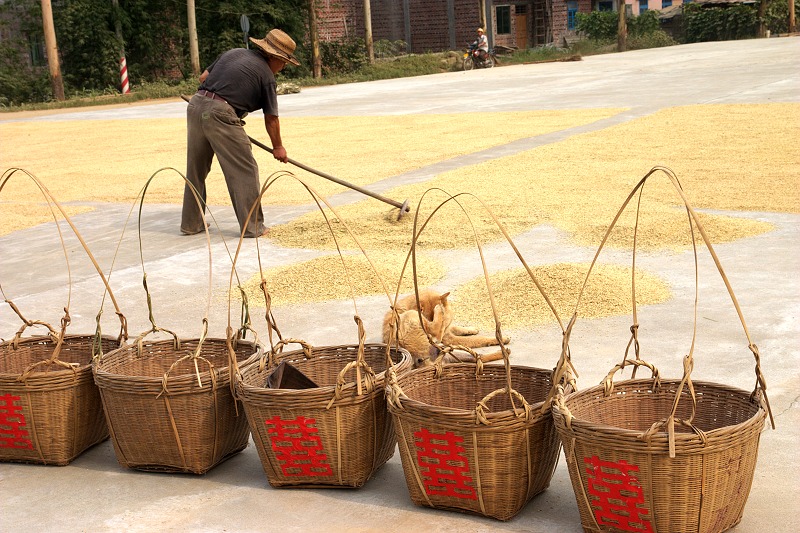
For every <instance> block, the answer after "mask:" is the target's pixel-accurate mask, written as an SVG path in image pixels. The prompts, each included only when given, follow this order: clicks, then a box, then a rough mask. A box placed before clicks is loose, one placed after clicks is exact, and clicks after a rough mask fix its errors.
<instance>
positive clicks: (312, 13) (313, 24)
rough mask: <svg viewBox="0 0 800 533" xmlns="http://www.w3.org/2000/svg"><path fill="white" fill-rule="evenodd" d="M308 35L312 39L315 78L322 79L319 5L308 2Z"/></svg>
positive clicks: (312, 64) (311, 0) (312, 67)
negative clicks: (318, 20)
mask: <svg viewBox="0 0 800 533" xmlns="http://www.w3.org/2000/svg"><path fill="white" fill-rule="evenodd" d="M308 33H310V34H311V35H310V37H311V70H312V75H313V76H314V77H315V78H321V77H322V58H321V57H320V54H319V34H318V33H317V3H316V1H315V0H308Z"/></svg>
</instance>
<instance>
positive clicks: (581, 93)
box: [0, 37, 800, 123]
mask: <svg viewBox="0 0 800 533" xmlns="http://www.w3.org/2000/svg"><path fill="white" fill-rule="evenodd" d="M767 102H800V37H782V38H771V39H750V40H744V41H725V42H712V43H697V44H688V45H680V46H671V47H667V48H654V49H650V50H635V51H632V52H625V53H622V54H604V55H597V56H589V57H585V58H583V60H582V61H572V62H554V63H537V64H531V65H512V66H508V67H502V68H495V69H490V70H473V71H470V72H449V73H444V74H434V75H429V76H417V77H413V78H400V79H395V80H382V81H374V82H364V83H351V84H345V85H332V86H326V87H314V88H306V89H303V90H302V92H300V93H298V94H288V95H283V96H281V97H280V99H279V103H280V111H281V115H282V116H284V117H294V116H336V115H402V114H417V113H468V112H478V111H484V112H490V111H520V110H536V109H566V108H596V107H630V108H642V109H643V110H644V109H646V110H647V112H652V111H654V110H656V109H659V108H662V107H671V106H680V105H694V104H723V103H728V104H729V103H767ZM185 106H186V104H185V103H184V102H183V101H181V100H180V99H177V98H176V99H175V100H174V101H172V100H170V101H165V100H159V101H157V102H155V103H152V104H148V103H144V104H143V103H136V104H131V105H129V106H125V105H123V106H108V107H97V108H82V109H80V110H77V111H67V112H65V111H64V110H58V111H52V112H32V113H19V114H17V113H7V114H6V113H4V114H0V123H1V122H4V121H9V120H35V121H39V120H45V121H46V120H76V119H137V118H157V117H161V118H180V117H183V116H185V115H184V112H185ZM636 114H641V113H636Z"/></svg>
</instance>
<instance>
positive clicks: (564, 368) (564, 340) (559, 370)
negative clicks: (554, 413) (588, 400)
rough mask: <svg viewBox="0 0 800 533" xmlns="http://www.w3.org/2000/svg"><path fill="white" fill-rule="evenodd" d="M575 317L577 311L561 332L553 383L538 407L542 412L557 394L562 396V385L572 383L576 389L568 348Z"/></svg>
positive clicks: (576, 374) (574, 371)
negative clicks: (559, 354) (559, 349)
mask: <svg viewBox="0 0 800 533" xmlns="http://www.w3.org/2000/svg"><path fill="white" fill-rule="evenodd" d="M577 318H578V313H577V312H575V313H573V315H572V318H570V320H569V322H568V323H567V327H566V328H565V329H564V331H563V332H562V335H561V356H560V357H559V358H558V362H557V363H556V366H555V368H554V369H553V376H552V380H553V385H552V387H551V388H550V392H549V393H548V394H547V398H546V399H545V401H544V402H543V403H542V407H541V408H540V411H541V412H542V413H544V412H546V411H547V409H549V408H550V405H552V403H553V401H554V399H555V398H556V397H557V396H558V395H561V396H564V385H572V390H573V391H576V390H578V383H577V381H576V378H577V377H578V371H577V370H575V367H574V366H573V365H572V354H571V353H570V350H569V338H570V335H572V327H573V326H574V325H575V320H576V319H577ZM559 387H560V389H559ZM559 390H560V392H559ZM562 403H563V402H562Z"/></svg>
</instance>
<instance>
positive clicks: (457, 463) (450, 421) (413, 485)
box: [388, 363, 560, 520]
mask: <svg viewBox="0 0 800 533" xmlns="http://www.w3.org/2000/svg"><path fill="white" fill-rule="evenodd" d="M510 373H511V380H512V383H513V386H514V389H515V390H516V391H517V392H518V393H519V394H520V395H521V396H522V397H524V398H525V401H526V402H527V405H525V406H524V407H523V405H524V404H523V403H522V402H521V400H519V399H515V407H516V410H517V412H516V413H515V412H514V411H513V410H512V407H511V404H510V398H509V395H508V393H507V392H505V391H502V392H501V393H500V394H497V395H494V396H493V397H492V398H490V399H489V400H487V401H482V400H484V398H486V396H487V395H490V394H491V393H492V392H493V391H497V390H498V389H502V388H503V387H505V385H506V383H507V374H506V369H505V368H504V367H503V366H495V365H487V366H485V367H483V368H482V369H481V370H478V369H477V365H475V364H471V363H458V364H445V365H443V366H442V367H440V368H438V370H437V367H436V366H429V367H422V368H417V369H414V370H412V371H410V372H407V373H405V374H400V375H399V376H398V378H397V385H398V386H399V388H400V389H402V394H403V396H401V397H400V398H399V401H398V398H397V396H395V397H394V398H392V400H391V401H390V402H389V411H390V413H391V414H392V417H393V418H394V421H395V431H396V433H397V440H398V443H399V447H400V457H401V459H402V463H403V472H404V473H405V478H406V484H407V485H408V490H409V493H410V495H411V499H412V501H413V502H414V503H415V504H417V505H423V506H427V507H434V508H437V509H448V510H453V511H461V512H466V513H474V514H480V515H484V516H490V517H493V518H497V519H499V520H508V519H510V518H512V517H514V516H515V515H516V514H517V513H518V512H519V511H520V510H521V509H522V508H523V507H524V506H525V504H526V503H527V502H528V501H530V499H531V498H533V497H534V496H535V495H536V494H538V493H540V492H542V491H543V490H545V489H546V488H547V487H548V485H549V484H550V479H551V478H552V476H553V472H554V470H555V466H556V463H557V461H558V454H559V449H560V448H559V442H558V437H557V435H556V431H555V428H554V426H553V422H552V416H551V414H550V410H549V409H547V410H545V411H542V409H541V407H542V404H543V402H544V400H545V399H546V398H547V396H548V394H549V393H550V390H551V387H552V381H551V375H552V372H551V371H546V370H540V369H536V368H527V367H521V366H512V367H511V368H510ZM394 390H396V389H392V388H391V386H390V390H389V391H388V392H389V394H390V395H391V394H393V391H394ZM476 406H478V407H477V408H476Z"/></svg>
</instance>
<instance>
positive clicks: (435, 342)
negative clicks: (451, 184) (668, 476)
mask: <svg viewBox="0 0 800 533" xmlns="http://www.w3.org/2000/svg"><path fill="white" fill-rule="evenodd" d="M434 191H437V192H441V193H444V195H445V199H444V200H443V201H442V202H440V203H439V204H438V205H437V206H436V207H435V208H434V209H433V211H432V212H431V213H430V214H429V215H428V216H427V218H425V220H424V221H420V214H419V213H420V210H421V209H420V208H421V207H422V204H423V202H424V201H425V197H426V196H427V195H428V194H431V193H432V192H434ZM464 198H472V199H474V200H476V201H477V202H478V203H479V204H480V205H481V206H482V207H483V209H484V211H485V212H486V213H487V214H488V215H489V217H490V218H491V219H492V221H493V222H494V223H495V225H496V226H497V228H498V229H499V230H500V232H501V233H502V234H503V236H504V237H505V239H506V241H507V242H508V244H509V245H510V246H511V248H512V250H514V253H515V254H516V256H517V258H518V259H519V261H520V262H521V263H522V265H523V266H524V267H525V270H526V271H527V273H528V276H529V277H530V278H531V280H532V281H533V283H534V285H535V286H536V288H537V289H538V291H539V293H540V294H541V295H542V297H543V298H544V300H545V302H546V303H547V305H548V306H549V307H550V310H551V311H552V313H553V316H554V317H555V318H556V321H557V322H558V324H559V327H560V328H561V330H562V332H563V331H564V326H563V323H562V322H561V318H560V317H559V315H558V311H557V310H556V308H555V306H554V305H553V303H552V302H551V301H550V299H549V298H548V296H547V294H546V293H545V291H544V288H543V287H542V285H541V284H540V283H539V281H538V280H537V279H536V276H535V275H534V274H533V271H532V270H531V268H530V267H529V266H528V263H527V262H526V261H525V258H524V257H523V256H522V253H521V252H520V251H519V249H518V248H517V246H516V244H514V241H513V239H512V238H511V236H510V235H509V234H508V231H507V230H506V229H505V226H503V224H502V223H501V222H500V220H499V219H498V218H497V217H496V216H495V214H494V213H493V212H492V210H491V209H490V208H489V206H488V205H486V204H485V203H484V202H483V201H482V200H481V199H480V198H478V197H477V196H475V195H474V194H471V193H458V194H455V195H453V194H450V193H448V192H447V191H445V190H443V189H440V188H435V187H434V188H431V189H428V190H427V191H425V193H424V194H423V195H422V197H421V198H420V200H419V203H418V206H417V210H416V213H415V214H414V229H413V238H412V241H411V248H410V250H409V252H408V255H407V256H406V261H405V263H404V265H403V269H402V271H401V273H400V279H399V281H398V284H397V291H396V292H395V300H394V305H393V308H394V306H396V304H397V300H398V299H399V296H400V288H401V285H402V281H403V275H404V274H405V270H406V267H407V265H408V262H409V257H410V259H411V266H412V274H413V281H414V294H415V295H416V298H417V301H419V299H420V294H419V276H418V273H417V243H418V241H419V238H420V236H421V235H422V232H423V231H424V230H425V228H426V227H427V225H428V224H429V223H430V221H431V220H432V219H433V218H434V216H436V214H437V212H438V211H439V210H440V209H442V208H443V207H445V205H447V204H448V203H449V202H455V204H456V205H457V206H458V207H459V208H460V209H461V210H462V212H463V213H464V215H465V216H466V218H467V221H468V222H469V225H470V227H471V228H472V234H473V237H474V240H475V245H476V247H477V250H478V254H479V256H480V260H481V266H482V269H483V276H484V280H485V282H486V289H487V292H488V295H489V304H490V306H491V309H492V315H493V318H494V322H495V338H496V339H497V341H498V344H499V346H500V354H501V356H502V359H503V364H504V368H505V372H506V387H505V388H504V389H502V390H503V391H505V393H507V394H508V395H509V400H510V402H511V405H512V408H513V409H514V410H515V411H516V405H515V403H514V394H513V391H514V388H513V386H512V383H511V363H510V360H509V355H510V352H509V349H508V348H507V347H506V345H505V343H504V342H503V333H502V330H501V323H500V318H499V316H498V313H497V304H496V302H495V298H494V292H493V291H492V285H491V281H490V279H489V270H488V268H487V266H486V259H485V257H484V254H483V247H482V246H481V243H480V239H479V238H478V232H477V229H476V228H475V225H474V223H473V222H472V217H471V216H470V214H469V212H468V211H467V209H466V208H465V206H464V204H463V203H462V200H463V199H464ZM417 313H418V316H419V321H420V324H421V325H422V327H423V331H425V334H426V336H427V337H428V341H429V342H430V344H431V345H432V346H435V347H437V348H438V349H439V356H438V357H437V359H436V361H435V362H434V365H435V366H437V369H438V370H437V375H438V374H440V373H441V370H440V369H441V365H442V364H443V361H444V356H445V354H447V353H453V351H454V350H462V351H467V352H468V353H470V354H471V355H472V354H474V352H472V351H471V350H465V349H464V348H463V347H459V346H446V345H444V344H443V343H442V342H441V339H435V338H434V337H433V335H432V334H431V332H430V331H428V330H427V329H426V328H425V321H424V320H423V318H424V317H423V316H422V311H421V309H420V308H419V306H417ZM395 314H396V313H395ZM398 320H399V318H398ZM398 326H399V324H398ZM395 329H396V330H399V327H397V328H395ZM395 342H396V343H398V344H399V339H397V338H395ZM474 357H475V361H476V362H477V365H478V366H477V370H478V371H479V372H480V371H482V363H483V361H482V360H481V359H480V358H478V357H477V354H475V355H474ZM401 395H402V391H398V393H397V394H396V396H398V397H400V396H401ZM545 404H548V402H545ZM542 408H543V409H546V405H543V406H542Z"/></svg>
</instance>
